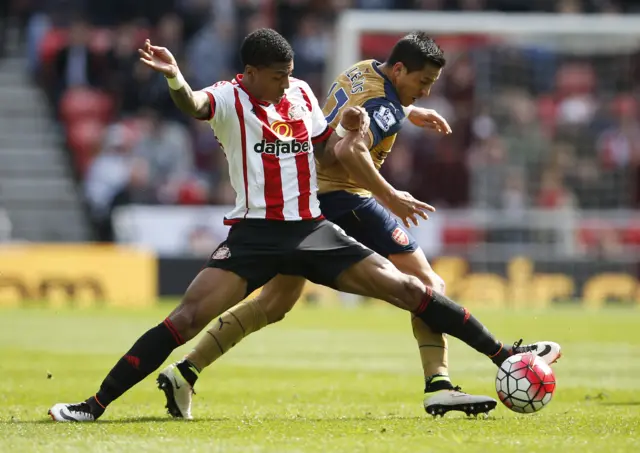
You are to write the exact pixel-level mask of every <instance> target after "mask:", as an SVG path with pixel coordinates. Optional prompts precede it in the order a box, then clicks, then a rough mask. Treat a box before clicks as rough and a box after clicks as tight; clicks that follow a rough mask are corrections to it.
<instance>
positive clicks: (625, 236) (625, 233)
mask: <svg viewBox="0 0 640 453" xmlns="http://www.w3.org/2000/svg"><path fill="white" fill-rule="evenodd" d="M621 236H622V243H623V244H627V245H640V225H632V226H628V227H627V228H624V229H623V230H622V231H621Z"/></svg>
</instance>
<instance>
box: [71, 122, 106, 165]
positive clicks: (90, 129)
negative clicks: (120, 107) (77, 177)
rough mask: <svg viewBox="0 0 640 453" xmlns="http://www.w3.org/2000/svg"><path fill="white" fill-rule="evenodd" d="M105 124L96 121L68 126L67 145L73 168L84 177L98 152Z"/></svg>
mask: <svg viewBox="0 0 640 453" xmlns="http://www.w3.org/2000/svg"><path fill="white" fill-rule="evenodd" d="M104 130H105V123H103V122H101V121H98V120H96V119H86V120H80V121H76V122H74V123H72V124H69V125H68V128H67V143H68V144H69V147H70V148H71V151H72V153H73V160H74V163H75V167H76V169H77V170H78V172H79V173H80V174H81V175H84V173H85V172H86V170H87V168H88V167H89V164H90V163H91V161H92V160H93V157H94V156H95V154H96V153H97V152H98V150H99V148H100V144H101V143H102V136H103V135H104Z"/></svg>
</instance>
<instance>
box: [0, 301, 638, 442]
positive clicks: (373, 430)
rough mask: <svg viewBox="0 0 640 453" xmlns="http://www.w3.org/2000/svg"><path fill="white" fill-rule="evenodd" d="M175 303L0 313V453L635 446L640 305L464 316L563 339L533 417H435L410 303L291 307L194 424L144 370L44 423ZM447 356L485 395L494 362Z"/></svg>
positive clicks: (513, 336) (465, 352) (238, 356)
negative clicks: (550, 388)
mask: <svg viewBox="0 0 640 453" xmlns="http://www.w3.org/2000/svg"><path fill="white" fill-rule="evenodd" d="M171 307H172V305H161V306H159V308H157V309H153V310H148V311H131V312H126V311H121V310H111V309H105V310H93V309H92V310H89V309H84V310H77V311H72V310H46V309H0V357H1V358H2V361H0V376H1V377H2V380H1V381H0V383H1V390H0V403H1V404H0V452H27V451H46V452H54V451H55V452H58V451H78V452H101V451H110V452H125V451H135V452H142V451H154V452H163V451H171V452H172V453H175V452H183V451H184V452H193V451H206V452H278V453H284V452H372V453H373V452H393V453H400V452H411V453H417V452H438V453H446V452H464V453H480V452H482V453H489V452H492V451H497V452H500V453H503V452H518V453H530V452H545V453H549V452H562V453H571V452H581V453H585V452H638V451H640V446H639V445H640V311H638V310H628V309H627V310H622V309H621V310H616V309H611V310H607V311H601V312H587V311H584V310H578V309H569V308H567V309H558V310H553V311H544V312H532V311H519V312H513V311H476V312H475V314H476V315H477V316H479V317H480V319H481V320H483V321H484V322H485V323H486V324H487V325H489V327H490V328H492V329H493V330H494V331H495V332H496V334H498V335H499V336H500V337H501V338H503V339H504V340H506V341H513V340H517V339H518V338H520V337H523V338H524V339H525V342H527V341H532V340H537V339H551V340H555V341H558V342H560V343H562V345H563V352H564V356H563V358H562V360H561V361H560V362H559V363H558V364H557V365H556V366H555V370H556V377H557V380H558V388H557V391H556V395H555V397H554V400H553V401H552V402H551V404H550V405H549V406H548V407H547V408H545V409H544V410H543V411H541V412H539V413H537V414H534V415H517V414H515V413H512V412H510V411H509V410H508V409H506V408H505V407H503V406H501V405H500V406H499V407H498V409H497V410H495V411H494V412H492V414H491V415H490V416H489V418H488V419H481V418H478V419H473V418H471V419H467V418H466V417H465V416H464V415H462V414H455V413H450V414H448V415H447V416H446V417H445V418H443V419H435V420H434V419H433V418H431V417H430V416H428V415H427V414H426V413H425V412H424V409H423V407H422V387H423V382H422V376H421V368H420V362H419V358H418V353H417V349H416V347H415V343H414V340H413V337H412V334H411V331H410V328H409V319H408V315H407V314H406V313H402V312H400V311H399V310H395V309H393V308H386V307H368V308H358V309H339V308H317V307H297V308H296V309H294V310H293V312H292V313H291V314H290V315H288V317H287V319H285V320H284V321H282V322H281V323H279V324H276V325H274V326H271V327H268V328H267V329H265V330H264V331H262V332H260V333H258V334H255V335H253V336H252V337H251V338H249V339H246V340H245V341H243V342H242V343H241V344H240V345H238V346H237V347H236V348H235V350H233V351H231V352H230V353H229V354H227V356H225V357H224V358H223V359H222V360H220V361H219V362H217V363H216V364H214V365H213V366H212V367H211V368H209V369H208V370H206V371H205V372H204V373H203V374H202V378H201V379H200V381H199V382H198V384H197V385H196V391H197V392H198V393H197V395H196V396H195V400H194V416H195V417H196V420H194V421H192V422H184V421H174V420H171V419H169V417H168V416H167V415H166V414H165V410H164V408H163V405H164V399H163V396H162V393H161V392H160V391H158V390H157V389H156V387H155V382H154V379H155V374H154V375H152V376H150V377H149V378H148V379H146V380H145V381H143V382H142V383H140V384H139V385H138V386H137V387H135V388H134V389H133V390H132V391H131V392H129V393H128V394H126V395H125V396H124V397H123V398H121V399H120V400H118V401H116V402H115V403H114V404H113V405H112V406H111V407H110V408H109V410H108V411H107V413H106V414H105V416H103V418H102V419H101V420H100V421H99V422H97V423H94V424H54V423H53V422H52V421H51V420H49V418H48V416H47V409H48V408H49V407H50V406H51V405H52V404H54V403H56V402H77V401H80V400H81V399H84V398H86V397H88V396H90V395H92V394H93V393H94V392H95V391H96V389H97V387H98V386H99V384H100V382H101V380H102V378H103V377H104V375H105V374H106V372H107V371H108V370H109V369H110V367H111V366H112V365H113V364H114V363H115V361H116V360H117V359H118V358H119V357H120V355H122V354H123V353H124V352H125V351H126V349H128V347H129V346H130V345H131V344H132V342H133V341H134V340H135V339H136V338H137V337H138V336H139V335H140V334H141V333H142V332H144V331H145V330H146V329H148V328H149V327H151V326H152V325H154V324H155V323H157V322H159V321H161V320H162V319H163V317H164V316H165V315H166V313H168V312H169V310H170V309H171ZM191 344H193V343H191ZM188 347H189V346H185V347H183V348H181V349H179V350H178V351H176V353H175V354H174V355H173V356H172V359H176V358H179V357H181V356H182V355H183V354H184V353H185V352H186V351H187V350H188V349H187V348H188ZM450 362H451V374H452V377H453V378H454V382H455V383H456V384H458V385H462V386H463V388H464V389H465V390H467V391H469V392H477V393H485V394H488V395H491V396H494V395H495V390H494V377H495V367H494V366H493V365H492V364H491V363H490V362H489V360H487V359H486V358H483V357H481V356H479V355H477V354H476V353H475V352H474V351H472V350H470V349H468V348H467V347H466V346H464V345H463V344H462V343H460V342H458V341H457V340H451V348H450ZM48 374H50V375H51V378H48Z"/></svg>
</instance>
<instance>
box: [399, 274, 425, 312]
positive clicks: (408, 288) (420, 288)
mask: <svg viewBox="0 0 640 453" xmlns="http://www.w3.org/2000/svg"><path fill="white" fill-rule="evenodd" d="M402 276H403V282H402V283H403V289H404V292H403V295H402V300H403V301H404V303H405V306H406V308H407V310H410V311H414V310H417V309H418V307H419V306H420V304H421V303H422V298H423V297H424V289H425V285H424V283H423V282H422V281H421V280H420V279H419V278H418V277H414V276H413V275H406V274H402Z"/></svg>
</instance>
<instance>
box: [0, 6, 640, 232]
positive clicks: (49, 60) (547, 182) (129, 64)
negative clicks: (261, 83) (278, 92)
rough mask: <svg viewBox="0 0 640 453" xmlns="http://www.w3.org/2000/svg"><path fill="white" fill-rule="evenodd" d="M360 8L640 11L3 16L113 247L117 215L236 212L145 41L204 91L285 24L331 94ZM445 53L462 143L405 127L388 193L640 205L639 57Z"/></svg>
mask: <svg viewBox="0 0 640 453" xmlns="http://www.w3.org/2000/svg"><path fill="white" fill-rule="evenodd" d="M0 3H6V2H0ZM349 7H350V8H361V9H420V10H448V11H452V10H470V11H487V10H495V11H517V12H531V11H547V12H552V11H555V12H558V13H562V14H571V13H580V12H585V13H603V14H624V13H627V12H638V11H640V1H614V0H508V1H507V0H279V1H276V0H153V1H152V0H136V1H132V0H17V1H14V2H13V3H12V9H8V10H7V11H6V12H5V13H3V14H6V15H13V17H14V18H15V20H16V21H18V22H19V23H20V24H21V30H22V33H23V40H24V42H25V49H26V52H27V55H28V58H29V67H30V71H31V74H32V76H33V77H34V79H35V80H36V81H37V82H38V83H39V84H40V85H41V86H42V87H43V89H44V90H46V92H47V93H48V95H49V99H50V102H51V106H52V112H54V114H55V115H56V117H57V119H58V121H59V123H60V124H61V127H62V128H63V130H64V132H65V136H66V138H67V144H68V147H69V150H70V153H71V156H72V160H73V163H74V166H75V170H76V173H77V176H78V179H79V183H80V184H82V186H83V187H84V193H85V194H86V199H87V202H88V205H89V206H90V209H91V213H92V216H93V218H94V220H95V221H96V225H97V227H98V231H99V233H100V237H101V238H103V239H109V238H110V237H111V234H112V232H111V228H110V222H109V216H110V213H111V211H112V209H113V208H114V206H117V205H120V204H126V203H132V202H136V203H160V204H228V203H231V202H233V193H232V191H231V190H230V187H229V185H228V181H227V172H226V163H225V160H224V155H223V153H222V152H221V151H220V150H219V147H218V144H217V143H216V141H215V138H214V136H213V134H212V133H211V132H210V130H209V126H208V125H207V124H206V123H203V122H198V121H195V120H190V119H188V118H186V117H185V116H184V115H182V114H180V113H179V112H178V111H177V109H176V108H175V107H174V106H173V105H172V102H171V99H170V98H169V95H168V91H167V86H166V83H165V81H164V80H163V77H162V76H161V75H159V74H156V73H153V72H152V71H151V70H149V69H148V68H146V67H145V66H143V65H141V64H139V63H138V56H137V48H138V47H139V46H140V44H141V43H142V42H143V40H144V39H145V38H146V37H150V38H151V39H152V41H153V42H154V43H157V44H158V45H163V46H166V47H168V48H169V49H170V50H171V51H172V52H173V54H174V55H175V56H176V57H177V59H178V61H179V64H180V66H181V68H182V70H183V72H184V73H185V76H186V78H187V80H188V81H189V82H190V83H191V85H192V86H193V87H195V88H202V87H204V86H207V85H210V84H212V83H213V82H215V81H217V80H224V79H230V78H232V77H233V76H234V75H235V74H236V73H237V72H240V71H241V68H240V63H239V61H238V57H237V52H236V49H237V48H238V46H239V43H240V41H241V39H242V38H243V36H244V35H245V34H246V33H248V32H250V31H251V30H253V29H256V28H259V27H263V26H270V27H274V28H276V29H278V30H279V31H280V32H281V33H282V34H283V35H284V36H285V37H286V38H288V39H289V41H290V42H291V43H292V46H293V48H294V50H295V52H296V65H295V68H296V69H295V75H296V76H297V77H299V78H303V79H305V80H307V81H308V82H309V83H310V84H311V86H312V88H313V89H314V91H315V92H316V93H317V94H318V97H319V98H320V99H322V98H323V96H324V93H325V92H326V88H327V87H328V85H329V84H330V81H329V80H325V65H326V62H327V61H328V60H330V59H331V54H332V49H333V46H334V45H335V44H336V43H334V41H333V37H334V36H335V34H334V28H333V24H334V22H335V18H336V16H337V15H338V14H339V13H340V11H341V10H343V9H345V8H349ZM379 38H380V39H382V41H381V40H380V39H379ZM395 38H396V37H391V36H382V37H380V36H376V35H373V34H372V35H371V36H368V37H367V39H368V41H367V40H364V41H363V56H366V57H375V58H378V59H384V57H385V54H386V52H387V51H388V50H389V45H391V44H392V43H393V40H394V39H395ZM1 41H2V31H1V30H0V42H1ZM381 42H383V43H387V44H389V45H380V43H381ZM452 42H455V44H452ZM367 43H369V44H367ZM441 45H442V47H443V48H444V49H445V52H446V53H447V56H448V60H449V64H448V65H447V67H446V68H445V71H444V73H443V76H442V78H441V80H440V81H439V82H438V83H437V84H436V86H435V88H434V90H433V93H432V96H431V97H430V98H429V99H428V100H425V101H424V102H422V105H425V106H428V107H431V108H435V109H436V110H438V111H439V112H440V113H441V114H443V115H444V116H445V117H446V118H447V119H448V120H449V121H450V123H451V125H452V128H453V131H454V134H453V135H451V136H449V137H445V138H441V137H437V136H435V135H433V134H431V133H426V132H423V131H421V130H418V129H416V128H412V127H407V128H405V129H404V130H403V132H402V133H401V134H400V136H399V139H398V141H397V142H396V145H395V146H394V151H393V153H391V155H390V157H389V159H388V163H387V164H386V165H385V168H384V174H385V176H386V177H387V178H389V179H390V180H391V182H392V183H393V184H395V185H396V186H398V187H399V188H402V189H406V190H409V191H411V192H412V193H414V195H416V196H417V197H418V198H421V199H423V200H425V201H428V202H430V203H432V204H436V205H438V206H440V207H452V208H458V207H479V208H495V209H506V210H509V211H510V212H512V213H513V212H517V211H518V210H525V209H527V208H531V207H538V208H543V209H576V208H582V209H602V208H634V207H636V208H637V207H640V185H639V183H638V181H640V109H639V105H638V99H639V97H638V95H639V92H640V90H639V89H640V85H639V84H640V47H639V48H636V49H633V50H632V51H631V52H622V53H618V52H612V51H609V52H605V53H598V54H597V55H590V54H589V53H588V52H587V53H586V54H585V55H582V56H580V57H579V58H576V57H574V56H572V55H569V54H565V53H563V51H562V49H561V48H559V50H556V51H553V50H549V49H546V50H545V49H542V48H536V47H535V46H527V47H523V46H520V47H515V46H510V45H509V44H508V43H505V42H503V41H495V40H494V41H491V40H489V41H487V40H484V41H481V42H474V41H469V42H468V43H466V44H465V45H463V46H460V39H455V37H454V39H452V37H451V36H449V37H443V39H442V40H441ZM0 48H1V46H0Z"/></svg>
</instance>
